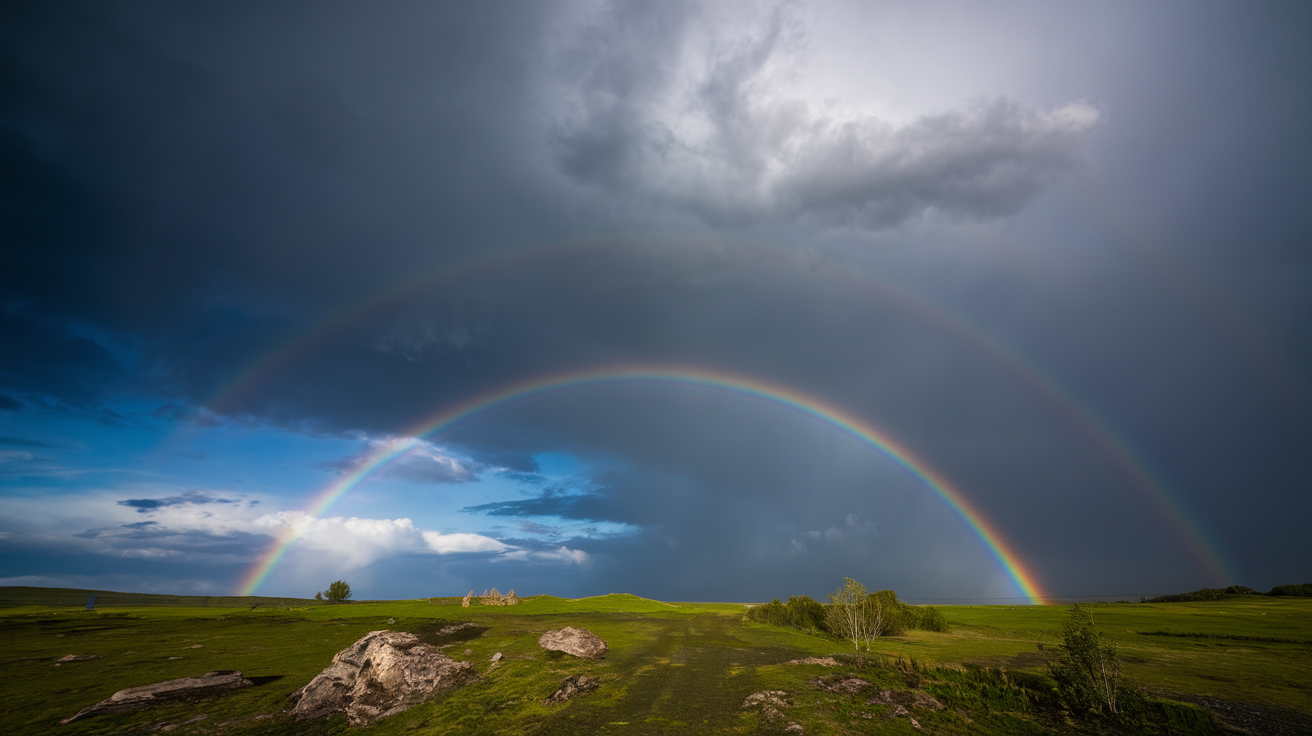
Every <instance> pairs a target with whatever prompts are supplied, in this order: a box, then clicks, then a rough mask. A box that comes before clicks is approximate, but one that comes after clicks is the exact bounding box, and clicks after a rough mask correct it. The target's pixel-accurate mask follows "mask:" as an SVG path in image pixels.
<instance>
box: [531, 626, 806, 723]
mask: <svg viewBox="0 0 1312 736" xmlns="http://www.w3.org/2000/svg"><path fill="white" fill-rule="evenodd" d="M741 633H742V626H741V623H740V619H739V617H736V616H724V617H719V616H716V617H712V616H698V617H696V619H693V620H669V621H667V622H666V629H665V630H664V631H663V632H662V633H661V635H660V636H659V637H658V638H657V639H656V641H655V643H653V644H652V646H650V647H648V648H646V649H645V650H643V651H640V652H635V653H634V656H632V657H630V658H628V660H627V661H626V662H625V663H624V665H625V666H623V667H622V668H620V669H619V670H618V671H617V674H619V675H620V678H621V679H620V682H617V683H615V684H613V685H611V687H613V688H622V694H620V695H619V696H618V697H617V698H615V697H614V696H612V698H607V699H606V700H607V701H609V702H606V703H605V704H602V701H603V699H602V698H595V699H593V698H590V699H588V700H583V701H579V702H577V703H575V704H574V705H573V706H571V707H570V708H567V709H564V710H562V712H561V713H559V714H558V715H557V716H555V717H554V718H552V719H551V720H549V721H547V722H546V723H544V724H543V725H542V727H541V728H540V729H539V730H538V731H536V733H537V734H543V735H544V736H547V735H555V734H562V735H564V734H579V733H600V734H606V733H616V734H619V733H624V734H666V733H689V732H696V733H715V732H729V731H735V730H739V729H741V726H742V720H741V717H740V716H739V713H740V706H741V705H742V702H743V699H744V698H746V697H747V695H749V694H751V693H752V692H755V691H756V690H758V689H760V688H759V687H758V682H757V678H756V676H755V670H756V668H757V667H758V666H761V665H766V664H777V663H778V662H780V661H784V660H785V659H786V658H787V657H783V655H782V652H781V651H772V650H770V649H765V650H762V649H761V648H760V647H759V646H758V645H753V644H752V643H749V642H747V641H745V640H744V639H742V638H741V636H740V635H741ZM617 664H618V663H617Z"/></svg>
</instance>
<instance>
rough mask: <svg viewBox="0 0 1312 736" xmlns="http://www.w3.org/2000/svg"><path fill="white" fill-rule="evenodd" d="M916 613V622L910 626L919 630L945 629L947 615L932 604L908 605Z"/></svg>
mask: <svg viewBox="0 0 1312 736" xmlns="http://www.w3.org/2000/svg"><path fill="white" fill-rule="evenodd" d="M908 608H910V609H911V610H913V611H915V613H916V623H915V626H913V627H912V628H916V629H920V630H921V631H947V630H948V617H947V616H944V615H943V612H942V611H940V610H938V609H937V608H935V607H933V606H908Z"/></svg>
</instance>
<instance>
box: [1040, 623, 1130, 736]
mask: <svg viewBox="0 0 1312 736" xmlns="http://www.w3.org/2000/svg"><path fill="white" fill-rule="evenodd" d="M1048 669H1049V671H1051V672H1052V677H1053V679H1055V680H1056V681H1057V688H1058V690H1059V691H1060V692H1061V696H1062V699H1063V700H1065V701H1066V704H1067V706H1068V707H1069V708H1070V709H1071V710H1072V711H1073V712H1089V711H1100V710H1106V711H1107V712H1109V713H1112V714H1116V713H1118V712H1119V711H1118V710H1117V704H1116V700H1117V696H1118V695H1119V694H1120V690H1121V683H1120V679H1121V659H1120V655H1119V653H1118V652H1117V651H1116V647H1115V645H1113V644H1109V643H1107V641H1105V640H1104V639H1103V638H1102V632H1100V631H1098V629H1097V628H1096V627H1095V626H1094V624H1093V613H1092V612H1091V611H1090V610H1089V608H1088V607H1087V606H1080V605H1075V606H1072V607H1071V611H1070V615H1069V616H1068V617H1067V619H1066V624H1065V626H1063V627H1062V646H1061V651H1060V652H1059V653H1058V655H1057V656H1056V657H1055V658H1054V659H1050V660H1049V661H1048Z"/></svg>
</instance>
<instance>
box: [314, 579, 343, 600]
mask: <svg viewBox="0 0 1312 736" xmlns="http://www.w3.org/2000/svg"><path fill="white" fill-rule="evenodd" d="M323 597H324V598H327V599H328V600H330V601H332V602H333V603H341V602H343V601H345V600H346V599H348V598H350V597H351V584H350V583H348V582H346V581H345V580H338V581H335V582H333V583H332V584H330V585H329V586H328V590H325V591H324V592H323ZM315 598H318V596H317V595H316V596H315Z"/></svg>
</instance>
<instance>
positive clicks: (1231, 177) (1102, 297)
mask: <svg viewBox="0 0 1312 736" xmlns="http://www.w3.org/2000/svg"><path fill="white" fill-rule="evenodd" d="M1310 31H1312V11H1310V10H1309V8H1308V7H1307V6H1306V4H1301V3H1287V4H1281V3H1258V4H1254V3H1243V4H1239V3H1220V2H1154V3H1143V2H1103V3H1089V4H1084V5H1079V4H1073V3H1049V2H1038V1H1035V2H1001V3H988V4H983V3H966V2H934V1H931V2H878V3H875V2H838V1H835V2H805V1H798V2H781V3H766V2H715V3H698V2H678V1H674V0H672V1H671V2H664V3H647V2H602V1H599V0H588V1H582V0H580V1H577V2H575V1H563V2H557V1H554V0H552V1H544V2H496V1H493V2H480V3H441V4H436V3H427V2H388V3H369V4H359V3H328V2H313V3H297V2H280V3H264V2H260V3H234V2H224V3H206V2H196V3H181V4H179V3H169V2H132V3H107V2H94V3H92V2H88V3H78V2H67V3H58V4H55V3H42V2H10V3H5V4H4V6H3V8H0V157H3V164H0V188H2V189H0V191H2V195H0V196H2V200H0V201H2V202H3V206H2V207H0V222H2V223H3V224H2V225H0V237H2V238H3V239H2V240H0V585H40V586H61V587H82V588H94V589H102V590H122V591H141V592H160V593H177V594H205V595H228V594H241V593H252V592H253V593H255V594H259V595H279V596H311V595H313V593H314V592H315V591H318V590H322V589H324V588H326V587H327V585H328V583H330V582H332V581H334V580H338V579H344V580H347V581H348V582H349V583H350V584H351V586H352V590H353V591H354V593H355V597H356V598H362V599H364V598H372V599H383V598H417V597H425V596H438V595H463V594H464V593H466V592H468V591H469V590H471V589H472V590H475V591H476V592H479V593H481V592H482V591H483V590H486V589H489V588H492V587H497V588H498V589H499V590H501V591H502V592H506V591H508V590H510V589H514V590H515V591H516V592H517V593H519V594H520V595H532V594H538V593H550V594H554V595H560V596H569V597H577V596H585V595H598V594H604V593H609V592H628V593H634V594H638V595H642V596H647V597H653V598H659V599H663V600H733V601H759V600H769V599H770V598H774V597H787V596H788V595H793V594H807V595H811V596H814V597H816V598H820V599H823V598H824V596H825V595H826V594H827V593H828V592H829V591H831V590H834V589H835V588H837V587H838V586H839V585H840V584H841V583H842V578H843V577H845V576H846V577H852V578H855V579H857V580H859V581H861V582H863V583H864V584H865V585H866V586H867V587H869V588H871V589H885V588H892V589H894V590H896V591H897V592H898V594H899V595H900V596H901V597H903V598H904V599H909V600H912V601H937V602H946V603H950V602H978V601H996V602H1015V603H1024V602H1032V601H1043V600H1061V599H1062V598H1064V597H1082V596H1084V597H1087V596H1112V595H1131V596H1132V595H1151V594H1164V593H1172V592H1181V591H1185V590H1193V589H1197V588H1201V587H1204V586H1208V587H1213V586H1223V585H1230V584H1242V585H1248V586H1251V587H1254V588H1258V589H1260V590H1266V589H1268V588H1270V587H1272V586H1274V585H1280V584H1288V583H1298V582H1307V580H1308V579H1309V578H1312V572H1310V570H1312V546H1309V545H1308V544H1307V543H1306V519H1307V518H1309V515H1312V208H1309V207H1307V206H1306V202H1305V200H1306V198H1307V195H1308V193H1309V191H1312V181H1310V180H1309V173H1308V172H1309V171H1312V138H1309V137H1308V135H1307V130H1309V129H1312V86H1309V85H1308V84H1307V79H1306V69H1308V68H1312V46H1310V45H1309V44H1307V43H1306V39H1307V37H1308V33H1309V32H1310Z"/></svg>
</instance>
